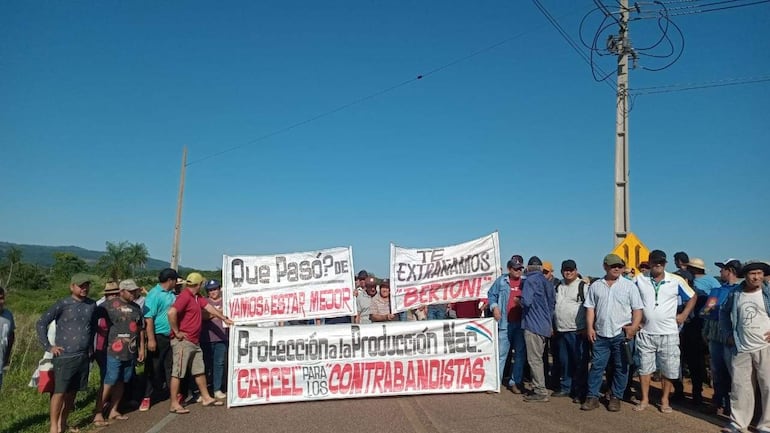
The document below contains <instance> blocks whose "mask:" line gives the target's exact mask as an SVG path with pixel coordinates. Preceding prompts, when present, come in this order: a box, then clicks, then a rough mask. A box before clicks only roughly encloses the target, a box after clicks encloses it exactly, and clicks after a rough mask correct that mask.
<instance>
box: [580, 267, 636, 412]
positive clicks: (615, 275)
mask: <svg viewBox="0 0 770 433" xmlns="http://www.w3.org/2000/svg"><path fill="white" fill-rule="evenodd" d="M603 266H604V273H605V275H604V278H600V279H598V280H596V281H594V282H593V283H592V284H591V286H590V287H589V288H588V292H587V293H586V300H585V303H584V304H583V305H584V306H585V307H586V334H587V336H588V340H589V341H590V342H591V343H593V348H594V350H593V357H592V361H591V370H590V371H589V373H588V396H587V398H586V401H585V402H584V403H583V405H582V406H580V409H582V410H593V409H596V408H597V407H599V392H600V388H601V385H602V376H603V375H604V370H605V369H606V368H607V364H608V363H609V362H610V359H611V360H612V363H613V369H612V372H613V373H612V377H607V382H611V384H612V385H611V387H610V389H611V396H610V401H609V403H608V404H607V409H608V410H609V411H611V412H618V411H620V400H621V399H622V398H623V392H624V391H625V389H626V384H627V382H628V365H629V364H630V359H629V353H628V352H627V351H626V349H625V348H626V347H628V345H629V344H630V343H629V342H630V341H632V340H633V338H634V335H636V332H637V330H638V329H639V324H640V323H641V322H642V308H643V304H642V299H641V297H640V295H639V289H638V288H637V287H636V285H634V283H633V282H631V281H629V280H627V279H625V278H623V277H622V276H621V275H622V273H623V269H624V268H625V267H626V263H625V262H624V261H623V259H621V258H620V257H619V256H618V255H616V254H608V255H606V256H605V257H604V261H603Z"/></svg>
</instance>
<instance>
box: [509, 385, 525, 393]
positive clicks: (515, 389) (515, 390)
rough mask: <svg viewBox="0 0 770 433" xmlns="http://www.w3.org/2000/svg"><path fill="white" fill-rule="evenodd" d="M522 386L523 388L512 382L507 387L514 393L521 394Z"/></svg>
mask: <svg viewBox="0 0 770 433" xmlns="http://www.w3.org/2000/svg"><path fill="white" fill-rule="evenodd" d="M522 388H524V387H523V386H521V387H520V386H519V385H517V384H515V383H514V384H513V385H511V386H510V387H508V390H509V391H511V392H512V393H514V394H521V390H522Z"/></svg>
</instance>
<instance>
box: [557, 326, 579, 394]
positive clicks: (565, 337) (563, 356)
mask: <svg viewBox="0 0 770 433" xmlns="http://www.w3.org/2000/svg"><path fill="white" fill-rule="evenodd" d="M551 344H554V342H553V341H551ZM556 346H557V348H558V354H559V367H560V369H559V375H560V376H561V380H560V382H559V385H560V388H561V392H565V393H568V394H569V395H571V396H573V397H582V396H583V395H585V393H586V381H587V377H586V376H587V375H588V339H587V338H586V336H585V335H579V334H578V333H577V332H576V331H571V332H559V333H558V334H557V337H556Z"/></svg>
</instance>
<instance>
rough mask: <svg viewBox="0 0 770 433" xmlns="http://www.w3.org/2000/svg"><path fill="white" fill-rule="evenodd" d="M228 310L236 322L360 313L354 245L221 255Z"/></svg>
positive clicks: (225, 309) (225, 308)
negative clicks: (357, 303) (263, 253)
mask: <svg viewBox="0 0 770 433" xmlns="http://www.w3.org/2000/svg"><path fill="white" fill-rule="evenodd" d="M222 269H223V271H222V273H223V276H222V277H223V280H224V281H223V284H222V285H223V287H222V290H223V293H222V296H223V298H224V313H225V315H227V316H228V317H230V318H231V319H232V320H233V321H235V322H236V323H238V324H254V323H260V322H271V321H285V320H306V319H315V318H323V317H337V316H352V315H355V314H356V302H355V298H354V297H353V290H354V288H355V286H354V283H353V252H352V249H351V248H350V247H347V248H331V249H326V250H321V251H310V252H304V253H292V254H280V255H273V256H227V255H225V256H224V258H223V267H222Z"/></svg>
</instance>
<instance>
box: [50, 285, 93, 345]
mask: <svg viewBox="0 0 770 433" xmlns="http://www.w3.org/2000/svg"><path fill="white" fill-rule="evenodd" d="M95 312H96V302H94V300H93V299H90V298H85V299H84V300H82V301H78V300H76V299H75V298H72V297H68V298H64V299H61V300H59V301H57V302H56V303H55V304H53V305H52V306H51V308H49V309H48V311H46V312H45V313H43V315H42V316H40V320H38V321H37V326H36V330H37V339H38V340H39V341H40V344H41V345H42V346H43V348H44V349H45V351H46V352H50V351H51V343H50V342H49V341H48V325H49V324H50V323H51V322H52V321H54V320H55V321H56V344H55V345H56V346H60V347H61V348H62V350H63V351H62V354H61V355H59V356H63V357H67V356H74V355H80V354H88V353H89V351H90V350H91V349H92V348H93V341H94V332H95V330H96V313H95Z"/></svg>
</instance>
